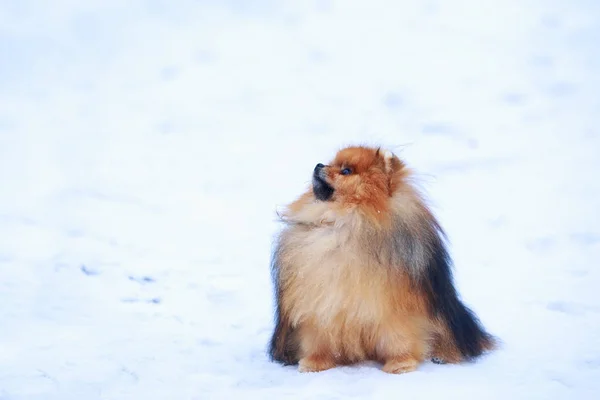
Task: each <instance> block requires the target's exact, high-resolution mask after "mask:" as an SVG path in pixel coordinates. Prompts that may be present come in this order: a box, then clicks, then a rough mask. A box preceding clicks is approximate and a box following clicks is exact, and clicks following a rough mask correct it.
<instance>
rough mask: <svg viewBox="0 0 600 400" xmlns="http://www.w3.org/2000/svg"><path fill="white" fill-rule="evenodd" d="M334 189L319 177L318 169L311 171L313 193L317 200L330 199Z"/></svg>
mask: <svg viewBox="0 0 600 400" xmlns="http://www.w3.org/2000/svg"><path fill="white" fill-rule="evenodd" d="M334 191H335V190H334V189H333V187H332V186H331V185H330V184H329V183H327V181H326V180H325V179H323V178H322V177H321V174H320V171H315V172H314V173H313V193H314V195H315V197H316V198H317V200H320V201H328V200H331V197H332V196H333V192H334Z"/></svg>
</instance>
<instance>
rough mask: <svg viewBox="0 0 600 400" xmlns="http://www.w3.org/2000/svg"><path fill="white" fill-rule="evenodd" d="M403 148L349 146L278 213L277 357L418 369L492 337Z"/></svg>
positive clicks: (312, 368)
mask: <svg viewBox="0 0 600 400" xmlns="http://www.w3.org/2000/svg"><path fill="white" fill-rule="evenodd" d="M410 181H411V171H410V170H409V169H408V168H407V167H406V165H405V164H404V162H403V161H401V160H400V159H399V158H398V157H397V156H396V155H394V154H393V153H391V152H389V151H384V150H382V149H379V148H370V147H362V146H356V147H348V148H345V149H343V150H341V151H339V152H338V153H337V155H336V157H335V159H334V160H333V161H332V162H331V163H330V164H329V165H323V164H317V166H316V167H315V168H314V172H313V176H312V185H311V187H310V189H309V190H308V191H307V192H306V193H304V194H303V195H302V196H300V198H298V199H297V200H296V201H295V202H293V203H291V204H290V205H289V206H288V207H287V208H286V209H285V211H284V212H283V213H282V214H281V215H280V217H281V219H282V220H283V221H284V222H285V224H286V226H285V228H284V229H283V231H282V232H281V233H280V236H279V237H278V240H277V242H276V246H275V250H274V254H273V258H272V272H273V280H274V286H275V294H276V313H275V329H274V332H273V334H272V338H271V341H270V345H269V353H270V357H271V359H272V360H273V361H276V362H279V363H282V364H283V365H298V369H299V371H301V372H317V371H323V370H327V369H330V368H334V367H336V366H338V365H350V364H355V363H358V362H362V361H374V362H378V363H381V364H383V371H385V372H388V373H405V372H410V371H414V370H415V369H417V368H418V366H419V365H420V364H421V363H422V362H424V361H425V360H429V359H430V360H431V361H433V362H436V363H459V362H462V361H466V360H473V359H475V358H476V357H478V356H480V355H482V354H483V353H485V352H486V351H489V350H492V349H493V348H495V345H496V341H495V339H494V337H493V336H492V335H491V334H489V333H487V332H486V331H485V330H484V328H483V327H482V326H481V323H480V322H479V320H478V319H477V317H476V316H475V315H474V313H473V312H472V311H471V310H470V309H469V308H467V307H466V306H465V305H464V304H463V303H462V301H461V300H460V299H459V296H458V293H457V291H456V289H455V286H454V283H453V278H452V271H451V258H450V256H449V253H448V250H447V248H446V245H445V234H444V232H443V230H442V229H441V227H440V225H439V223H438V221H437V220H436V218H435V217H434V216H433V214H432V212H431V211H430V210H429V209H428V207H427V206H426V205H425V201H424V199H423V196H422V195H421V194H420V193H419V192H418V191H417V189H416V188H415V187H414V186H413V185H411V182H410Z"/></svg>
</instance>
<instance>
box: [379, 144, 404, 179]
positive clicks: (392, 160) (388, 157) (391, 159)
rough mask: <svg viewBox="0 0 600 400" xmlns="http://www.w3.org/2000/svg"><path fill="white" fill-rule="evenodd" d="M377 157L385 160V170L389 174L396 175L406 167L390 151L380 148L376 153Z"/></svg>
mask: <svg viewBox="0 0 600 400" xmlns="http://www.w3.org/2000/svg"><path fill="white" fill-rule="evenodd" d="M375 156H376V157H378V158H381V160H383V166H384V170H385V172H386V173H388V174H394V173H395V172H398V171H400V170H401V169H402V168H403V167H404V163H403V162H402V161H400V159H399V158H398V157H397V156H396V155H395V154H394V153H392V152H391V151H390V150H386V149H382V148H381V147H379V148H377V151H376V152H375Z"/></svg>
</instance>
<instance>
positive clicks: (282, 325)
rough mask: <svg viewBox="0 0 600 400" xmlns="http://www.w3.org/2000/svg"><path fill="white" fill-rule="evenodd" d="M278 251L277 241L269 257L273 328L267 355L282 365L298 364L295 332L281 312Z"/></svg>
mask: <svg viewBox="0 0 600 400" xmlns="http://www.w3.org/2000/svg"><path fill="white" fill-rule="evenodd" d="M279 251H280V244H279V243H277V244H276V247H275V250H274V251H273V255H272V259H271V275H272V279H273V285H274V288H275V321H274V322H275V329H274V330H273V334H272V336H271V340H270V342H269V357H270V358H271V360H272V361H277V362H279V363H281V364H283V365H296V364H298V361H299V357H298V345H297V341H296V332H295V329H294V327H293V326H292V324H291V323H290V321H288V319H287V318H286V317H285V315H283V313H282V312H281V304H280V303H281V296H282V293H281V292H282V288H281V287H280V281H279Z"/></svg>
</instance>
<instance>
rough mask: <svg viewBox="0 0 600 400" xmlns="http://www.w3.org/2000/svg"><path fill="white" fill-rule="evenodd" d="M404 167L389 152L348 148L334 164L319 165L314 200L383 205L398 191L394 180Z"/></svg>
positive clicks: (314, 183) (338, 154)
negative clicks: (382, 202) (383, 202)
mask: <svg viewBox="0 0 600 400" xmlns="http://www.w3.org/2000/svg"><path fill="white" fill-rule="evenodd" d="M403 167H404V165H403V163H402V162H401V161H400V159H398V157H396V156H395V155H394V154H393V153H391V152H390V151H388V150H383V149H380V148H370V147H362V146H357V147H347V148H345V149H343V150H340V151H339V152H338V153H337V154H336V156H335V158H334V159H333V161H332V162H330V163H329V164H327V165H324V164H321V163H319V164H317V165H316V167H315V169H314V171H313V179H312V190H313V194H314V196H315V198H316V199H317V200H320V201H330V202H338V203H345V204H356V205H360V204H361V203H364V202H371V203H372V202H376V203H378V202H381V201H384V200H387V199H389V197H390V196H392V194H393V192H394V190H395V184H394V182H395V179H394V178H395V176H396V174H397V173H398V172H399V171H400V170H401V169H402V168H403Z"/></svg>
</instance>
